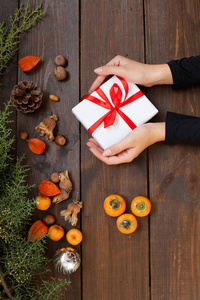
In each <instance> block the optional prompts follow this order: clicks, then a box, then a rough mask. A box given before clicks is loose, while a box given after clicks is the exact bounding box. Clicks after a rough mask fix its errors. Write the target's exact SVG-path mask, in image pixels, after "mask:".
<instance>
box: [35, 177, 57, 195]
mask: <svg viewBox="0 0 200 300" xmlns="http://www.w3.org/2000/svg"><path fill="white" fill-rule="evenodd" d="M38 188H39V191H40V193H41V194H42V195H44V196H55V195H57V194H59V193H60V189H59V187H58V186H57V185H55V184H54V183H53V182H51V181H49V180H42V181H41V182H40V184H39V186H38Z"/></svg>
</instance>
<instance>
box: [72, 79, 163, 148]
mask: <svg viewBox="0 0 200 300" xmlns="http://www.w3.org/2000/svg"><path fill="white" fill-rule="evenodd" d="M114 83H117V84H118V86H119V87H120V89H121V91H122V101H123V99H124V98H125V90H124V87H123V84H122V83H121V81H120V80H119V78H117V76H113V77H111V78H110V79H109V80H108V81H106V82H105V83H104V84H102V85H101V86H100V88H101V90H103V92H104V93H105V95H106V96H107V98H108V100H109V101H110V102H111V104H112V105H113V103H112V100H111V97H110V93H109V91H110V88H111V87H112V85H113V84H114ZM127 83H128V87H129V91H128V95H127V98H126V99H128V98H129V97H130V96H132V95H133V94H135V93H137V92H138V91H140V89H139V88H138V87H137V86H136V85H135V84H134V83H130V82H127ZM91 95H92V96H94V97H96V98H98V99H100V100H102V101H104V100H103V99H102V98H101V97H100V96H99V95H98V94H97V93H96V92H93V93H92V94H91ZM120 110H121V111H122V112H123V113H124V114H125V115H126V116H128V117H129V118H130V119H131V120H132V121H133V122H134V124H135V125H136V126H137V127H138V126H140V125H141V124H144V123H146V122H147V121H149V120H150V119H151V118H153V117H154V116H155V115H156V114H157V113H158V110H157V108H156V107H155V106H154V105H153V104H152V103H151V102H150V101H149V99H148V98H147V97H146V96H145V95H143V96H142V97H140V98H138V99H137V100H135V101H134V102H132V103H130V104H127V105H125V106H123V107H121V108H120ZM108 111H109V109H106V108H104V107H101V106H99V105H97V104H95V103H92V102H90V101H88V100H86V99H84V98H83V100H82V101H81V102H80V103H79V104H77V105H76V106H75V107H74V108H73V109H72V112H73V114H74V115H75V116H76V118H77V119H78V120H79V121H80V122H81V123H82V125H83V126H84V127H85V128H86V129H87V130H88V129H89V128H90V127H91V126H92V125H93V124H94V123H95V122H96V121H97V120H99V119H100V118H101V117H102V116H104V115H105V114H106V113H107V112H108ZM131 130H132V129H131V128H130V127H129V126H128V125H127V124H126V122H125V121H124V120H123V119H122V117H121V116H120V115H119V114H118V113H117V115H116V119H115V122H114V124H113V125H111V126H109V127H106V128H104V123H102V124H101V125H100V126H99V127H98V128H97V129H96V130H95V131H94V132H93V133H92V137H93V138H94V139H95V140H96V141H97V142H98V144H99V145H100V146H101V148H102V149H106V148H108V147H109V146H111V145H113V144H115V143H118V142H120V141H121V140H122V139H123V138H124V137H125V136H126V135H127V134H128V133H129V132H130V131H131Z"/></svg>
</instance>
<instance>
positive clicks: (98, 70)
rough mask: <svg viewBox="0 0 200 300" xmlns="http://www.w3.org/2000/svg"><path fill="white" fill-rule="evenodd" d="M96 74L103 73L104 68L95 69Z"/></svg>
mask: <svg viewBox="0 0 200 300" xmlns="http://www.w3.org/2000/svg"><path fill="white" fill-rule="evenodd" d="M94 72H95V73H101V72H102V68H97V69H94Z"/></svg>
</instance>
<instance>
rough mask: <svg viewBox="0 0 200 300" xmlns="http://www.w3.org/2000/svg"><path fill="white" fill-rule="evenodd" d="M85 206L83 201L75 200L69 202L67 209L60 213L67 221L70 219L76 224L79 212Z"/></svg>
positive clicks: (72, 223)
mask: <svg viewBox="0 0 200 300" xmlns="http://www.w3.org/2000/svg"><path fill="white" fill-rule="evenodd" d="M82 207H83V202H82V201H81V202H79V201H77V200H74V201H73V202H71V203H69V204H68V206H67V209H66V210H62V211H61V212H60V215H61V216H62V217H64V219H65V221H67V220H68V221H69V223H71V225H72V226H76V225H77V223H78V216H77V215H78V213H79V212H80V210H81V208H82Z"/></svg>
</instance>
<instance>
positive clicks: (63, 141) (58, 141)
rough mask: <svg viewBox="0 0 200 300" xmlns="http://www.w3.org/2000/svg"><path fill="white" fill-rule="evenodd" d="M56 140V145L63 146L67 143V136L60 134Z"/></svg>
mask: <svg viewBox="0 0 200 300" xmlns="http://www.w3.org/2000/svg"><path fill="white" fill-rule="evenodd" d="M55 142H56V145H58V146H60V147H62V146H64V145H65V144H66V138H65V137H64V135H62V134H59V135H57V136H56V138H55Z"/></svg>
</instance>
